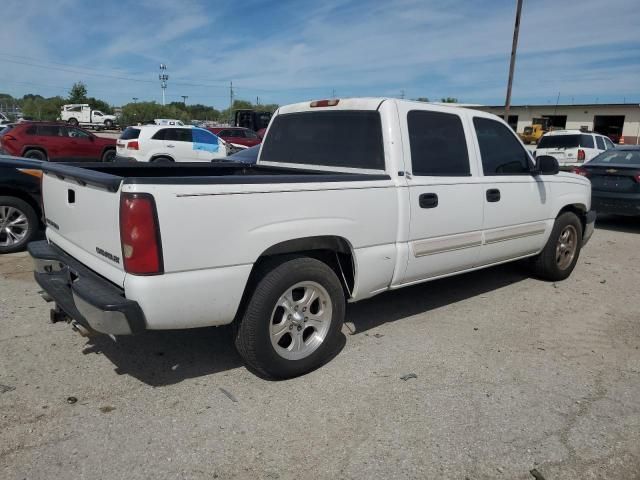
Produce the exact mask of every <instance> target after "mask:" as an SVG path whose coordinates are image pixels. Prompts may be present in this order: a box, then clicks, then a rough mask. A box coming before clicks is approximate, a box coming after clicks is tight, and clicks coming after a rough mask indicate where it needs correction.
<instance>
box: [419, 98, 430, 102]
mask: <svg viewBox="0 0 640 480" xmlns="http://www.w3.org/2000/svg"><path fill="white" fill-rule="evenodd" d="M428 101H429V99H428V98H427V97H418V98H416V102H428Z"/></svg>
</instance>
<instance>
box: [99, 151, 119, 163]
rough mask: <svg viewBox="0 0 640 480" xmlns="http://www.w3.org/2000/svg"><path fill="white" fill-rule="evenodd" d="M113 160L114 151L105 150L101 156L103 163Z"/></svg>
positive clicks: (114, 156)
mask: <svg viewBox="0 0 640 480" xmlns="http://www.w3.org/2000/svg"><path fill="white" fill-rule="evenodd" d="M114 158H116V151H115V150H114V149H113V148H110V149H108V150H105V151H104V153H103V154H102V161H103V162H113V160H114Z"/></svg>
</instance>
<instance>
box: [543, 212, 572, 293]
mask: <svg viewBox="0 0 640 480" xmlns="http://www.w3.org/2000/svg"><path fill="white" fill-rule="evenodd" d="M565 231H572V232H573V235H575V247H574V253H573V257H572V258H571V261H568V257H567V256H566V255H565V253H564V251H563V250H562V249H561V253H559V241H560V236H561V235H562V234H563V232H565ZM563 245H564V244H563ZM581 248H582V223H581V222H580V219H579V218H578V216H577V215H576V214H575V213H573V212H564V213H563V214H561V215H560V216H558V218H556V221H555V224H554V225H553V229H552V230H551V235H550V236H549V240H547V244H546V245H545V247H544V249H543V250H542V252H540V253H539V254H538V255H536V256H535V257H533V258H532V259H531V266H532V269H533V273H534V274H535V275H536V276H537V277H539V278H541V279H543V280H549V281H553V282H555V281H558V280H564V279H565V278H567V277H568V276H569V275H571V272H573V269H574V268H575V266H576V262H577V261H578V257H579V256H580V249H581ZM558 258H561V260H562V261H559V260H558Z"/></svg>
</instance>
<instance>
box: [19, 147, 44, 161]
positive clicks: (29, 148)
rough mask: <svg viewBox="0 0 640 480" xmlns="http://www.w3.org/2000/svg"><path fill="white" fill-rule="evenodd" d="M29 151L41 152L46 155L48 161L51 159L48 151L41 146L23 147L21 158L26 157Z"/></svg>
mask: <svg viewBox="0 0 640 480" xmlns="http://www.w3.org/2000/svg"><path fill="white" fill-rule="evenodd" d="M29 150H39V151H41V152H42V153H44V156H45V158H46V159H48V158H49V154H48V153H47V150H46V149H45V148H44V147H42V146H41V145H25V146H24V147H22V152H21V153H20V156H21V157H24V155H25V154H26V153H27V152H28V151H29Z"/></svg>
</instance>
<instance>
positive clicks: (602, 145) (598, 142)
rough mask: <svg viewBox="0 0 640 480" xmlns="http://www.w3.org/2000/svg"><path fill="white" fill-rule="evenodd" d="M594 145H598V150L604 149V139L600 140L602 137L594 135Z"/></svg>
mask: <svg viewBox="0 0 640 480" xmlns="http://www.w3.org/2000/svg"><path fill="white" fill-rule="evenodd" d="M596 145H598V150H605V146H604V140H602V137H596Z"/></svg>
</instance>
